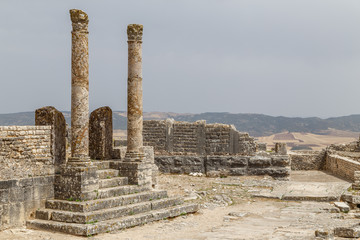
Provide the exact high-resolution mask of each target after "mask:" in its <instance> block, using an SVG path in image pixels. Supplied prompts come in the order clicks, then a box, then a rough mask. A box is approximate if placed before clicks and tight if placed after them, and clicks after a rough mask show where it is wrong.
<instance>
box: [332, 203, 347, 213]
mask: <svg viewBox="0 0 360 240" xmlns="http://www.w3.org/2000/svg"><path fill="white" fill-rule="evenodd" d="M334 205H335V207H337V208H339V209H340V211H342V212H349V211H350V207H349V205H348V204H347V203H345V202H334Z"/></svg>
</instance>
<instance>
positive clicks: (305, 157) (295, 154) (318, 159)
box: [289, 151, 325, 170]
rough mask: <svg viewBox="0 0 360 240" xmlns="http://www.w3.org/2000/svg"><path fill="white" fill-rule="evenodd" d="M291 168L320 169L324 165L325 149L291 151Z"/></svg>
mask: <svg viewBox="0 0 360 240" xmlns="http://www.w3.org/2000/svg"><path fill="white" fill-rule="evenodd" d="M289 157H290V159H291V170H322V169H323V168H324V165H325V151H321V152H319V151H291V152H289Z"/></svg>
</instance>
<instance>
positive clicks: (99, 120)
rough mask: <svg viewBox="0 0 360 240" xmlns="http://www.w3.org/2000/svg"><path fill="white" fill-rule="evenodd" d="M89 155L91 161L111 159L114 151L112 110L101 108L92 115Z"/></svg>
mask: <svg viewBox="0 0 360 240" xmlns="http://www.w3.org/2000/svg"><path fill="white" fill-rule="evenodd" d="M89 125H90V126H89V127H90V135H89V154H90V158H91V159H111V158H112V151H113V144H112V142H113V126H112V110H111V108H110V107H101V108H98V109H96V110H94V111H93V112H92V113H91V114H90V123H89Z"/></svg>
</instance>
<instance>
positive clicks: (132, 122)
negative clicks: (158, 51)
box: [126, 24, 144, 162]
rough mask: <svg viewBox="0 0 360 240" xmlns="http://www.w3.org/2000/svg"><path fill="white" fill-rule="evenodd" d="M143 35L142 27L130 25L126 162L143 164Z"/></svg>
mask: <svg viewBox="0 0 360 240" xmlns="http://www.w3.org/2000/svg"><path fill="white" fill-rule="evenodd" d="M142 33H143V26H142V25H140V24H130V25H128V28H127V34H128V111H127V152H126V160H127V161H138V162H141V161H142V160H143V158H144V156H143V152H142V147H143V136H142V130H143V103H142V48H141V44H142Z"/></svg>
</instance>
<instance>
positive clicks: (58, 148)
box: [35, 106, 66, 171]
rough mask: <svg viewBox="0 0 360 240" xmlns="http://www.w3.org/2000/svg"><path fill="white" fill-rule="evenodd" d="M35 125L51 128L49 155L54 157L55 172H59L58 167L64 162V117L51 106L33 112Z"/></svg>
mask: <svg viewBox="0 0 360 240" xmlns="http://www.w3.org/2000/svg"><path fill="white" fill-rule="evenodd" d="M35 125H37V126H41V125H42V126H44V125H47V126H51V154H52V156H53V157H54V161H55V167H56V171H59V170H60V165H61V164H65V162H66V121H65V118H64V115H63V114H62V113H61V112H60V111H58V110H57V109H56V108H54V107H52V106H48V107H43V108H39V109H37V110H36V111H35ZM36 131H38V130H36ZM44 133H45V132H44Z"/></svg>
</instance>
